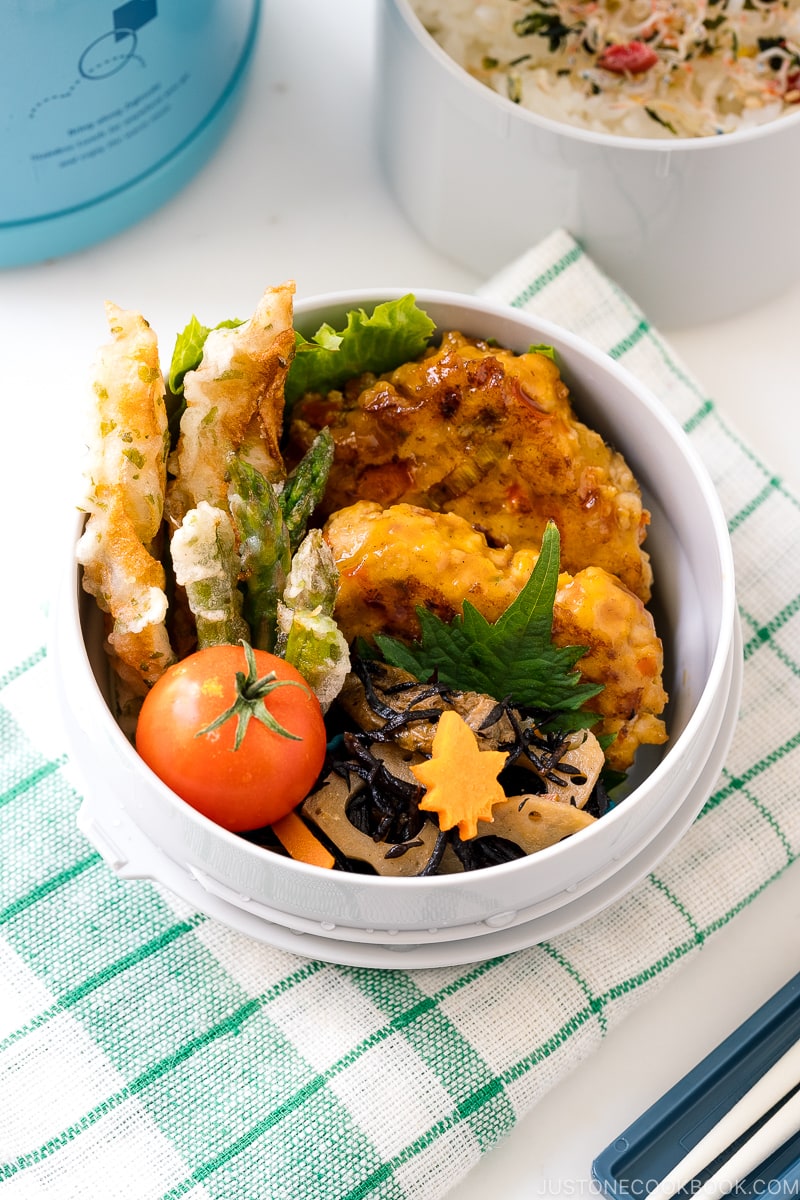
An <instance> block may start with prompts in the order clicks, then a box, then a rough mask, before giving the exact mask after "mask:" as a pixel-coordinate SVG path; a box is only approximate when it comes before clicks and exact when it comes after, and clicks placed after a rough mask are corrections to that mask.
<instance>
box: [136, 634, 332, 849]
mask: <svg viewBox="0 0 800 1200" xmlns="http://www.w3.org/2000/svg"><path fill="white" fill-rule="evenodd" d="M264 722H266V723H267V724H265V723H264ZM268 725H271V726H272V727H271V728H270V727H268ZM237 742H238V743H239V745H238V747H237ZM325 742H326V734H325V723H324V721H323V717H322V710H321V708H320V706H319V701H318V700H317V698H316V696H315V695H314V693H313V692H312V691H311V689H310V688H309V686H308V684H307V683H306V681H305V680H304V679H303V677H302V675H300V673H299V672H298V671H296V670H295V668H294V667H293V666H291V665H290V664H289V663H287V662H286V661H285V660H284V659H282V658H278V657H277V656H276V655H274V654H268V653H267V652H266V651H264V650H251V649H250V647H249V646H246V647H243V646H241V645H239V646H210V647H207V648H206V649H203V650H198V651H196V652H195V653H194V654H190V655H189V656H188V657H187V658H185V659H183V660H182V661H181V662H178V663H176V664H175V665H174V666H172V667H169V668H168V669H167V670H166V671H165V672H164V674H163V675H162V676H161V677H160V679H158V680H157V682H156V683H155V684H154V685H153V687H152V688H151V690H150V691H149V692H148V694H147V696H146V697H145V699H144V703H143V705H142V710H141V713H140V714H139V721H138V724H137V727H136V749H137V750H138V752H139V754H140V755H141V757H142V758H143V759H144V761H145V762H146V763H147V765H148V766H149V767H150V768H151V769H152V770H153V771H154V772H155V773H156V775H158V777H159V779H162V780H163V781H164V783H166V784H167V786H168V787H171V788H172V790H173V791H174V792H177V794H178V795H179V796H180V797H181V798H182V799H183V800H185V801H186V802H187V804H191V806H192V807H193V808H196V809H197V810H198V811H199V812H201V813H203V814H204V815H205V816H207V817H209V818H210V819H211V820H212V821H216V823H217V824H218V825H222V826H223V827H224V828H225V829H230V830H233V831H236V832H240V831H242V830H246V829H258V828H260V827H261V826H262V825H271V824H272V823H273V822H274V821H277V820H279V819H280V818H281V817H283V816H285V815H286V814H287V813H288V812H290V811H291V809H293V808H294V807H295V806H296V805H297V804H299V802H300V801H301V800H302V799H303V798H304V797H305V796H306V795H308V792H309V790H310V788H311V787H312V785H313V784H314V782H315V780H316V778H317V776H318V774H319V772H320V770H321V768H322V763H323V760H324V757H325Z"/></svg>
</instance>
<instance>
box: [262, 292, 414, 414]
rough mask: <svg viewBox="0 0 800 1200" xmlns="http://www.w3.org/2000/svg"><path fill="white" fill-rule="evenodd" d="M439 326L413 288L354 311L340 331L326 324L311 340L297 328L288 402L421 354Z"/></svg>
mask: <svg viewBox="0 0 800 1200" xmlns="http://www.w3.org/2000/svg"><path fill="white" fill-rule="evenodd" d="M435 328H436V327H435V325H434V323H433V321H431V319H430V317H429V316H428V315H427V313H425V312H423V311H422V309H420V308H418V307H417V304H416V301H415V299H414V297H413V295H410V294H409V295H407V296H403V297H402V298H401V299H400V300H388V301H386V302H385V303H383V304H378V305H376V306H375V309H374V310H373V312H372V314H371V315H369V316H368V315H367V313H366V312H365V311H364V309H363V308H359V309H355V310H353V311H352V312H349V313H348V314H347V324H346V325H345V327H344V329H341V330H339V331H336V330H335V329H333V327H332V326H331V325H327V324H326V325H322V326H320V328H319V329H318V330H317V332H316V333H315V334H314V336H313V337H312V338H311V339H310V340H307V339H306V338H304V337H302V336H301V335H300V334H297V348H296V352H295V356H294V359H293V361H292V365H291V366H290V368H289V374H288V376H287V380H286V403H287V404H288V405H291V404H293V403H294V401H295V400H297V399H298V398H299V397H300V396H302V395H304V394H305V393H306V392H311V391H314V392H328V391H330V390H331V389H332V388H337V387H341V385H342V384H343V383H344V382H345V381H346V380H347V379H350V378H351V377H352V376H353V375H359V374H360V373H361V372H362V371H373V372H374V373H375V374H376V375H380V374H382V373H383V372H384V371H391V370H393V369H394V368H395V367H399V366H400V364H401V363H404V362H408V361H409V360H410V359H413V358H417V357H418V356H419V355H420V354H421V353H422V352H423V350H424V349H425V348H426V346H427V344H428V340H429V339H430V336H431V334H432V333H433V332H434V330H435Z"/></svg>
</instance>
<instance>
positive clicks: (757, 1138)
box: [648, 1041, 800, 1200]
mask: <svg viewBox="0 0 800 1200" xmlns="http://www.w3.org/2000/svg"><path fill="white" fill-rule="evenodd" d="M798 1087H800V1041H797V1042H795V1043H794V1045H793V1046H792V1047H791V1048H790V1049H789V1050H787V1051H786V1053H785V1054H783V1055H782V1056H781V1057H780V1058H779V1059H778V1061H777V1062H776V1063H775V1064H774V1065H773V1066H772V1067H770V1068H769V1070H768V1071H766V1072H765V1073H764V1074H763V1075H762V1076H761V1078H760V1079H759V1080H758V1081H757V1082H756V1083H755V1084H754V1085H753V1087H751V1088H750V1090H749V1091H748V1092H746V1093H745V1095H744V1096H742V1098H741V1099H740V1100H737V1102H736V1103H735V1104H734V1105H733V1107H732V1108H731V1109H729V1111H728V1112H727V1113H726V1114H725V1116H724V1117H722V1119H721V1120H719V1121H718V1122H717V1123H716V1125H714V1126H713V1128H712V1129H710V1130H709V1131H708V1133H707V1134H705V1135H704V1137H702V1138H701V1139H700V1141H699V1142H698V1143H697V1144H696V1145H695V1146H693V1147H692V1149H691V1150H690V1151H689V1152H688V1154H686V1155H684V1157H683V1158H682V1159H681V1160H680V1162H678V1163H676V1164H675V1166H674V1167H673V1168H672V1170H671V1171H670V1172H669V1174H667V1175H665V1176H664V1178H663V1179H662V1180H660V1181H659V1183H657V1184H656V1186H655V1187H654V1188H653V1190H652V1191H651V1192H649V1193H648V1200H668V1198H669V1200H672V1198H674V1196H675V1193H676V1192H679V1191H680V1190H681V1188H683V1187H685V1186H686V1184H687V1183H690V1182H691V1181H692V1180H693V1179H696V1178H697V1175H698V1173H699V1172H700V1171H702V1170H703V1168H704V1167H707V1166H708V1164H709V1163H711V1162H713V1161H714V1160H715V1159H716V1158H719V1156H720V1155H721V1154H724V1153H725V1151H726V1150H729V1149H730V1148H731V1146H732V1145H733V1144H734V1143H735V1142H736V1141H737V1139H738V1138H740V1137H742V1136H743V1135H744V1134H746V1133H747V1131H748V1130H749V1129H752V1128H753V1126H754V1125H755V1124H756V1123H757V1122H758V1121H760V1120H761V1119H762V1118H763V1117H764V1116H765V1115H766V1114H767V1113H769V1112H771V1111H772V1110H773V1109H776V1111H775V1112H774V1113H773V1114H772V1116H771V1117H769V1118H768V1119H767V1120H766V1121H764V1123H763V1124H762V1125H759V1127H758V1128H757V1129H756V1130H755V1132H754V1133H753V1134H752V1135H751V1136H750V1137H749V1138H748V1139H747V1140H746V1141H745V1142H744V1143H743V1144H742V1145H741V1146H740V1147H739V1149H738V1150H735V1151H734V1152H733V1154H732V1155H731V1157H730V1158H728V1159H727V1160H726V1161H725V1163H724V1164H723V1165H722V1166H721V1167H720V1168H719V1169H718V1170H717V1171H715V1172H714V1174H713V1175H712V1176H711V1177H710V1178H709V1179H707V1180H706V1181H705V1183H704V1184H703V1185H702V1186H701V1187H700V1188H698V1189H695V1188H692V1197H693V1200H716V1198H717V1197H720V1196H724V1195H726V1194H727V1193H728V1192H731V1191H733V1189H734V1188H735V1187H736V1186H737V1184H740V1183H741V1182H742V1181H743V1180H744V1179H746V1178H747V1176H748V1175H749V1174H750V1173H751V1172H752V1171H754V1170H756V1168H757V1167H759V1166H760V1165H761V1164H762V1163H763V1162H765V1161H766V1159H768V1158H769V1156H770V1155H771V1154H773V1153H774V1152H775V1151H776V1150H778V1149H779V1148H780V1147H781V1146H782V1145H783V1144H784V1142H786V1141H788V1140H789V1138H790V1137H792V1136H793V1135H794V1134H796V1133H798V1132H800V1091H798V1090H796V1089H798ZM776 1105H780V1107H778V1108H776Z"/></svg>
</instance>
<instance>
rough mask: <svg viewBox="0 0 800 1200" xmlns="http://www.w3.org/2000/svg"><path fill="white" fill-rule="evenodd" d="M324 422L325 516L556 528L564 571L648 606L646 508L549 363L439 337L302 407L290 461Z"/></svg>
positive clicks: (506, 540)
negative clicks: (384, 513)
mask: <svg viewBox="0 0 800 1200" xmlns="http://www.w3.org/2000/svg"><path fill="white" fill-rule="evenodd" d="M324 425H329V426H330V428H331V431H332V434H333V437H334V441H335V445H336V454H335V459H334V465H333V469H332V471H331V474H330V478H329V481H328V488H327V492H326V496H325V501H324V506H325V515H329V514H330V513H332V512H334V511H335V510H336V509H339V508H344V507H346V506H347V505H350V504H352V503H353V502H354V501H356V500H359V499H361V500H375V501H377V502H378V503H380V504H381V505H383V506H384V507H386V506H388V505H391V504H397V503H399V502H408V503H412V504H419V505H424V506H425V507H427V508H432V509H437V510H440V511H443V512H452V513H457V514H458V515H460V516H462V517H464V518H465V519H466V520H467V521H468V522H469V523H470V524H471V525H475V526H477V527H478V528H479V529H482V530H484V531H485V532H486V533H487V536H488V537H489V539H490V540H491V541H492V542H494V543H495V544H497V545H501V546H502V545H512V546H514V547H520V546H530V545H539V544H540V543H541V539H542V535H543V532H544V529H545V526H546V524H547V522H548V520H553V521H555V523H556V525H557V526H558V529H559V532H560V534H561V556H562V563H563V565H564V567H565V569H566V570H569V571H577V570H580V569H581V568H583V567H585V566H588V565H589V564H593V565H596V566H601V567H604V568H605V569H606V570H607V571H609V572H611V573H612V574H614V575H617V576H618V577H619V578H620V579H621V580H622V581H623V583H625V585H626V586H627V587H629V588H630V589H631V591H633V592H635V593H636V594H637V595H638V596H639V597H641V599H643V600H645V601H646V600H647V599H648V598H649V595H650V587H651V582H652V573H651V569H650V563H649V559H648V556H647V554H646V553H645V552H644V551H643V550H642V542H643V539H644V536H645V531H646V527H647V524H648V522H649V519H650V517H649V513H648V512H647V511H646V510H645V509H644V508H643V506H642V498H641V494H640V490H639V487H638V484H637V483H636V480H635V479H634V477H633V475H632V473H631V471H630V469H629V468H628V466H627V464H626V462H625V460H624V459H623V458H622V456H621V455H620V454H619V453H617V452H616V451H615V450H613V449H611V448H610V447H609V446H607V445H606V444H605V443H604V441H603V439H602V437H601V436H600V435H599V434H598V433H596V432H594V431H593V430H591V429H588V428H587V427H586V426H585V425H583V424H582V423H581V422H580V421H578V420H577V419H576V417H575V415H574V413H573V411H572V407H571V403H570V397H569V393H568V390H567V387H566V385H565V384H564V382H563V380H562V379H561V377H560V375H559V371H558V367H557V366H556V364H555V363H554V362H553V361H552V359H551V358H550V357H548V356H547V355H545V354H540V353H528V354H521V355H514V354H512V353H511V352H510V351H508V350H501V349H498V348H496V347H493V346H489V345H488V344H487V343H485V342H478V341H474V340H470V339H468V338H466V337H464V336H463V335H462V334H460V333H457V332H448V333H445V334H444V335H443V338H442V342H441V345H440V347H439V348H438V349H436V350H433V351H431V352H429V353H428V354H427V355H426V356H424V357H423V358H422V359H421V360H420V361H419V362H412V363H407V364H405V365H403V366H401V367H399V368H397V370H395V371H393V372H391V373H389V374H387V375H384V376H382V377H381V378H379V379H377V380H376V379H375V378H374V377H370V376H364V377H361V378H360V379H355V380H353V381H351V382H350V383H348V384H346V385H345V388H344V390H343V391H342V392H338V391H337V392H331V393H330V394H328V395H327V396H320V395H314V394H309V395H308V396H306V397H304V398H303V399H302V400H301V401H300V402H299V403H298V404H297V405H296V406H295V409H294V412H293V420H292V424H291V429H290V442H289V448H288V451H287V457H288V458H289V459H291V460H294V459H296V458H298V457H299V456H300V454H302V452H303V451H304V450H305V449H306V448H307V446H308V445H309V444H310V441H311V439H312V438H313V436H314V435H315V434H316V433H317V432H318V431H319V430H320V429H321V428H322V427H323V426H324Z"/></svg>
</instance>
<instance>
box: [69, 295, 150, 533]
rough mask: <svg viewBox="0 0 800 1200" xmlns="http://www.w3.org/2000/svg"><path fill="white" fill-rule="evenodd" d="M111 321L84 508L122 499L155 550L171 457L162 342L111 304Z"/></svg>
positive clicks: (97, 377) (134, 315) (99, 370)
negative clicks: (110, 498) (114, 496)
mask: <svg viewBox="0 0 800 1200" xmlns="http://www.w3.org/2000/svg"><path fill="white" fill-rule="evenodd" d="M106 315H107V317H108V323H109V326H110V329H111V334H112V337H113V341H112V342H110V343H109V344H108V345H106V346H103V347H101V349H100V350H99V351H98V355H97V360H96V364H95V374H94V382H93V391H94V411H93V412H92V414H91V421H90V428H89V431H88V439H89V447H88V450H89V453H88V459H87V467H86V472H85V474H86V480H87V483H86V496H85V501H84V507H85V508H86V509H87V511H88V512H97V511H99V510H101V509H103V508H104V507H105V505H106V503H107V500H108V496H109V494H110V493H111V492H112V491H113V492H118V493H119V495H120V497H121V499H122V504H123V507H124V509H125V512H126V513H127V514H128V516H129V517H130V519H131V521H132V523H133V527H134V530H135V532H136V536H137V537H138V538H139V540H140V541H141V542H142V544H143V545H145V546H148V545H149V544H150V543H151V542H152V541H153V538H154V537H155V536H156V534H157V532H158V530H159V527H160V525H161V518H162V515H163V510H164V488H165V485H166V470H167V468H166V462H167V454H168V452H169V431H168V428H167V412H166V407H165V403H164V380H163V377H162V374H161V368H160V366H159V361H158V341H157V338H156V335H155V333H154V332H153V330H152V329H151V328H150V326H149V325H148V323H147V321H146V320H145V319H144V317H143V316H142V315H141V313H138V312H131V311H126V310H123V309H121V308H119V307H118V306H117V305H116V304H112V303H110V302H109V303H107V304H106Z"/></svg>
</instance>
